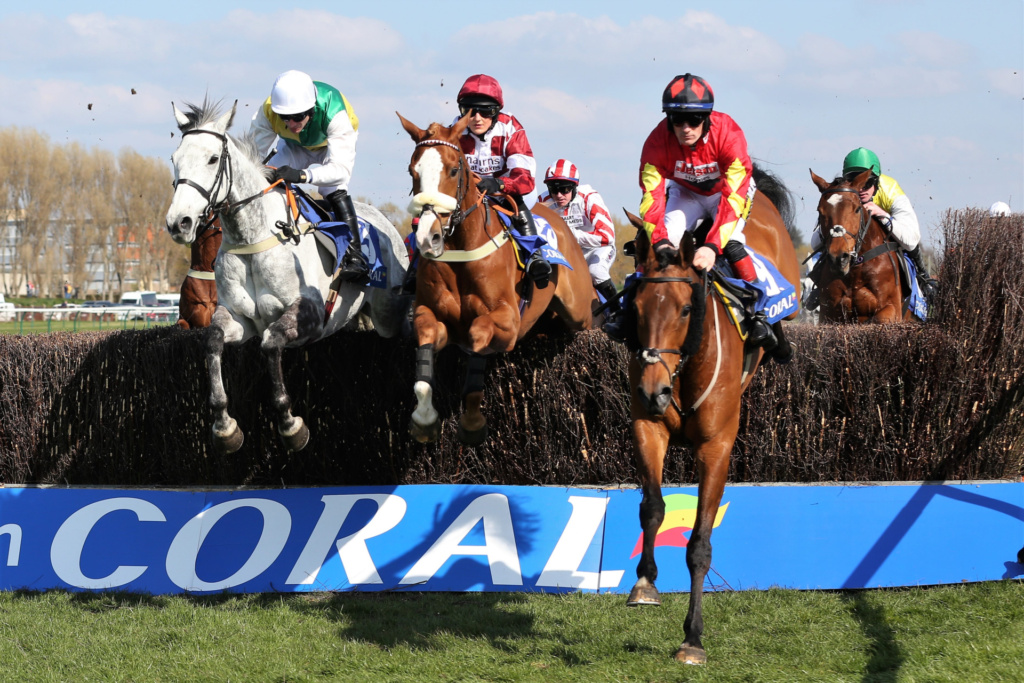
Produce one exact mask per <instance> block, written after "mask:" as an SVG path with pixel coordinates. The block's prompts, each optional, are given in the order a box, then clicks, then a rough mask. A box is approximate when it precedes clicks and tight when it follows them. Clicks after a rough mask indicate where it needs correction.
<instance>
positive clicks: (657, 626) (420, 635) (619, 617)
mask: <svg viewBox="0 0 1024 683" xmlns="http://www.w3.org/2000/svg"><path fill="white" fill-rule="evenodd" d="M663 598H664V604H663V606H662V607H660V608H644V609H628V608H626V607H625V603H624V598H623V597H622V596H608V595H605V596H596V595H581V594H573V595H562V596H555V595H528V594H509V593H504V594H494V593H491V594H437V593H408V594H393V593H392V594H351V593H348V594H324V593H320V594H312V595H289V596H282V595H247V596H229V595H225V596H218V597H203V598H199V597H150V596H141V595H131V594H90V593H79V594H74V593H65V592H49V593H0V663H2V664H0V680H4V681H68V680H75V681H89V680H102V681H319V680H345V681H375V682H379V681H587V682H588V683H589V682H593V681H680V680H692V681H947V680H948V681H958V682H959V681H1018V680H1021V679H1022V678H1024V669H1022V662H1024V582H1021V581H1015V580H1009V581H1001V582H993V583H983V584H973V585H959V586H946V587H933V588H914V589H900V590H871V591H856V592H795V591H783V590H770V591H765V592H754V591H747V592H741V593H714V594H709V595H707V596H706V598H705V623H706V630H705V636H704V644H705V647H706V648H707V652H708V662H707V664H706V665H705V666H703V667H688V666H684V665H681V664H678V663H676V662H675V661H674V660H673V659H672V655H673V653H674V652H675V649H676V647H678V645H679V643H680V641H681V640H682V638H683V628H682V624H683V619H684V617H685V615H686V608H687V599H688V596H687V595H686V594H675V595H665V596H663Z"/></svg>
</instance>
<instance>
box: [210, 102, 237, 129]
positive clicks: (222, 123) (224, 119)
mask: <svg viewBox="0 0 1024 683" xmlns="http://www.w3.org/2000/svg"><path fill="white" fill-rule="evenodd" d="M236 109H238V100H235V103H234V104H232V105H231V111H229V112H228V113H227V114H224V115H223V116H221V117H220V118H219V119H217V123H215V124H214V125H213V127H214V128H215V129H216V130H217V132H218V133H226V132H228V128H230V127H231V122H232V121H234V120H235V110H236Z"/></svg>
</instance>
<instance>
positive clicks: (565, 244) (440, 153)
mask: <svg viewBox="0 0 1024 683" xmlns="http://www.w3.org/2000/svg"><path fill="white" fill-rule="evenodd" d="M396 113H397V112H396ZM398 118H399V119H401V121H402V127H403V128H404V129H405V130H406V132H407V133H409V136H410V137H411V138H412V140H413V142H415V143H416V147H415V149H414V150H413V153H412V159H411V160H410V162H409V174H410V175H411V176H412V194H413V195H414V196H413V201H412V204H411V205H410V207H409V210H410V212H411V213H412V214H413V215H414V216H415V217H416V218H415V220H414V221H413V222H414V226H415V230H416V246H417V249H418V250H419V254H420V265H419V268H418V269H417V272H416V302H415V304H414V312H413V328H414V330H415V334H416V343H417V347H416V364H417V373H416V383H415V385H414V387H413V389H414V392H415V394H416V400H417V406H416V409H415V410H414V411H413V414H412V420H411V422H410V425H409V431H410V433H411V434H412V436H413V438H415V439H416V440H417V441H420V442H424V443H426V442H430V441H434V440H436V439H437V438H438V437H439V436H440V430H441V426H440V419H439V416H438V413H437V411H436V410H435V409H434V405H433V383H434V356H435V355H436V354H437V353H438V352H440V351H441V349H443V348H444V347H445V346H447V345H448V344H449V343H451V344H455V345H457V346H459V347H460V348H461V349H462V350H463V351H465V352H466V353H467V354H469V362H468V364H467V370H466V380H465V385H464V388H463V398H464V400H465V408H464V410H463V413H462V415H461V416H460V418H459V432H458V433H459V439H460V440H461V441H462V442H463V443H465V444H467V445H478V444H480V443H482V442H483V441H484V439H486V438H487V420H486V418H485V417H484V415H483V413H482V412H481V410H480V403H481V401H482V400H483V389H484V370H485V368H486V363H487V360H486V359H487V356H488V355H490V354H493V353H501V352H507V351H511V350H512V348H513V347H514V346H515V345H516V342H517V341H519V340H520V339H522V338H523V336H524V335H526V334H527V333H528V332H529V331H530V329H531V328H533V326H534V324H535V323H537V322H538V320H541V319H548V318H551V317H557V319H558V320H560V321H561V325H560V327H564V328H565V329H568V330H571V331H576V330H586V329H590V328H591V326H592V323H593V319H592V316H591V307H592V305H593V303H594V302H595V301H596V299H597V294H596V293H595V291H594V286H593V284H592V283H591V280H590V271H589V270H588V268H587V262H586V260H585V259H584V258H583V252H582V250H581V249H580V246H579V243H578V242H577V241H576V239H575V237H573V234H572V231H571V230H570V229H569V227H568V226H567V225H566V224H565V222H564V221H562V219H561V218H559V217H558V216H557V215H556V214H555V213H554V212H553V211H551V210H550V209H548V208H547V207H545V206H542V205H537V206H535V207H534V209H533V211H534V213H535V214H537V215H539V216H541V217H542V218H543V219H544V220H546V221H547V222H548V223H550V224H551V227H552V228H553V229H554V232H555V234H556V236H557V239H558V244H557V248H558V249H559V251H561V253H562V255H563V256H564V257H565V259H566V261H567V262H568V263H569V264H570V265H571V266H572V269H571V270H570V269H568V268H566V267H565V266H560V265H556V266H555V267H554V268H553V272H552V275H551V281H550V283H549V284H548V286H547V287H545V288H543V289H540V288H538V287H536V286H534V284H533V281H532V280H530V279H529V278H524V273H523V271H522V270H520V269H519V268H518V267H517V262H516V253H515V247H514V245H513V243H512V241H511V240H510V237H509V234H508V230H507V229H506V228H505V227H504V225H503V223H502V222H501V220H499V215H498V211H497V210H496V209H495V208H494V206H493V205H492V204H491V203H490V202H488V201H484V197H483V195H482V194H481V193H480V191H479V190H477V188H476V183H477V181H478V180H479V178H477V177H476V176H475V175H474V174H473V173H472V171H471V170H470V168H469V163H468V162H467V160H466V156H465V154H463V152H462V149H461V148H460V147H459V137H460V136H461V135H462V133H463V131H464V130H465V129H466V126H467V125H468V123H469V117H463V118H462V119H460V120H459V121H458V122H457V123H455V125H453V126H452V127H450V128H446V127H445V126H442V125H441V124H439V123H432V124H430V126H429V127H428V128H427V129H426V130H423V129H420V128H418V127H416V126H415V125H414V124H413V123H411V122H409V121H408V120H406V119H405V118H404V117H403V116H402V115H401V114H398ZM553 246H554V245H553ZM552 313H553V314H554V315H552Z"/></svg>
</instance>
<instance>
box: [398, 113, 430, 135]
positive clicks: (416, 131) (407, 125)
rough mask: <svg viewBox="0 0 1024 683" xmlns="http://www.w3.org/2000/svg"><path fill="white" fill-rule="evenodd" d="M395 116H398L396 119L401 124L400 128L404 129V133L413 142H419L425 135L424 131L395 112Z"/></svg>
mask: <svg viewBox="0 0 1024 683" xmlns="http://www.w3.org/2000/svg"><path fill="white" fill-rule="evenodd" d="M395 115H396V116H398V119H399V120H400V121H401V122H402V128H404V129H405V132H406V133H408V134H409V137H411V138H412V141H413V142H419V141H420V140H422V139H423V137H424V136H425V135H426V134H427V132H426V131H425V130H423V129H422V128H418V127H417V126H416V124H414V123H413V122H412V121H410V120H408V119H407V118H405V117H404V116H402V115H401V114H399V113H398V112H397V111H396V112H395Z"/></svg>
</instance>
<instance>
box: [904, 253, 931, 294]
mask: <svg viewBox="0 0 1024 683" xmlns="http://www.w3.org/2000/svg"><path fill="white" fill-rule="evenodd" d="M907 256H909V257H910V260H911V261H913V262H914V266H915V267H916V268H917V283H918V284H919V285H921V291H922V292H924V298H926V299H931V298H933V297H934V296H935V290H936V285H938V281H937V280H935V279H934V278H933V277H932V276H930V275H929V274H928V271H927V270H926V269H925V267H924V261H923V260H922V259H921V245H920V244H918V245H917V246H916V247H914V250H913V251H908V252H907Z"/></svg>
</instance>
